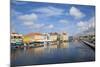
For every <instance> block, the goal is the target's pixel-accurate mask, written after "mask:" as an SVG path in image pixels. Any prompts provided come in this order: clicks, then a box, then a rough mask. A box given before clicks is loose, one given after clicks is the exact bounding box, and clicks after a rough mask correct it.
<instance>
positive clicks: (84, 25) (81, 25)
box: [77, 21, 88, 31]
mask: <svg viewBox="0 0 100 67" xmlns="http://www.w3.org/2000/svg"><path fill="white" fill-rule="evenodd" d="M77 26H78V29H79V30H80V31H85V30H87V29H88V26H87V23H86V22H83V21H80V22H79V23H77Z"/></svg>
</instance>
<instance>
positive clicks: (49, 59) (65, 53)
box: [11, 41, 95, 66]
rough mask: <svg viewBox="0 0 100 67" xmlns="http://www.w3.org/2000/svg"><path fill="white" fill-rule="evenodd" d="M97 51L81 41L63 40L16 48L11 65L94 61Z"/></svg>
mask: <svg viewBox="0 0 100 67" xmlns="http://www.w3.org/2000/svg"><path fill="white" fill-rule="evenodd" d="M94 60H95V51H94V50H93V49H91V48H90V47H88V46H87V45H85V44H83V43H81V42H77V41H76V42H63V43H61V45H57V44H54V45H50V44H49V45H48V46H45V47H38V48H23V49H14V50H12V51H11V65H12V66H24V65H37V64H54V63H72V62H85V61H94Z"/></svg>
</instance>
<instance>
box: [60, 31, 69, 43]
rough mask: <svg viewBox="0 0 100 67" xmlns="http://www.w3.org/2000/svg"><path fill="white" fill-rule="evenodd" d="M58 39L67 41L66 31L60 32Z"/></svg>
mask: <svg viewBox="0 0 100 67" xmlns="http://www.w3.org/2000/svg"><path fill="white" fill-rule="evenodd" d="M60 39H61V40H62V41H68V35H67V33H65V32H63V33H61V34H60Z"/></svg>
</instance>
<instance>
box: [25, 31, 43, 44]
mask: <svg viewBox="0 0 100 67" xmlns="http://www.w3.org/2000/svg"><path fill="white" fill-rule="evenodd" d="M40 40H43V34H41V33H29V34H27V35H24V39H23V41H24V43H30V42H36V41H40Z"/></svg>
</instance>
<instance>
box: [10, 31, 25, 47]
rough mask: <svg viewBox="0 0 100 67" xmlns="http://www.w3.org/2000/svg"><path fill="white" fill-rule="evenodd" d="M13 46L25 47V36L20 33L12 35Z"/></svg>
mask: <svg viewBox="0 0 100 67" xmlns="http://www.w3.org/2000/svg"><path fill="white" fill-rule="evenodd" d="M11 45H12V46H19V45H23V35H22V34H18V33H14V32H13V33H11Z"/></svg>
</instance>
